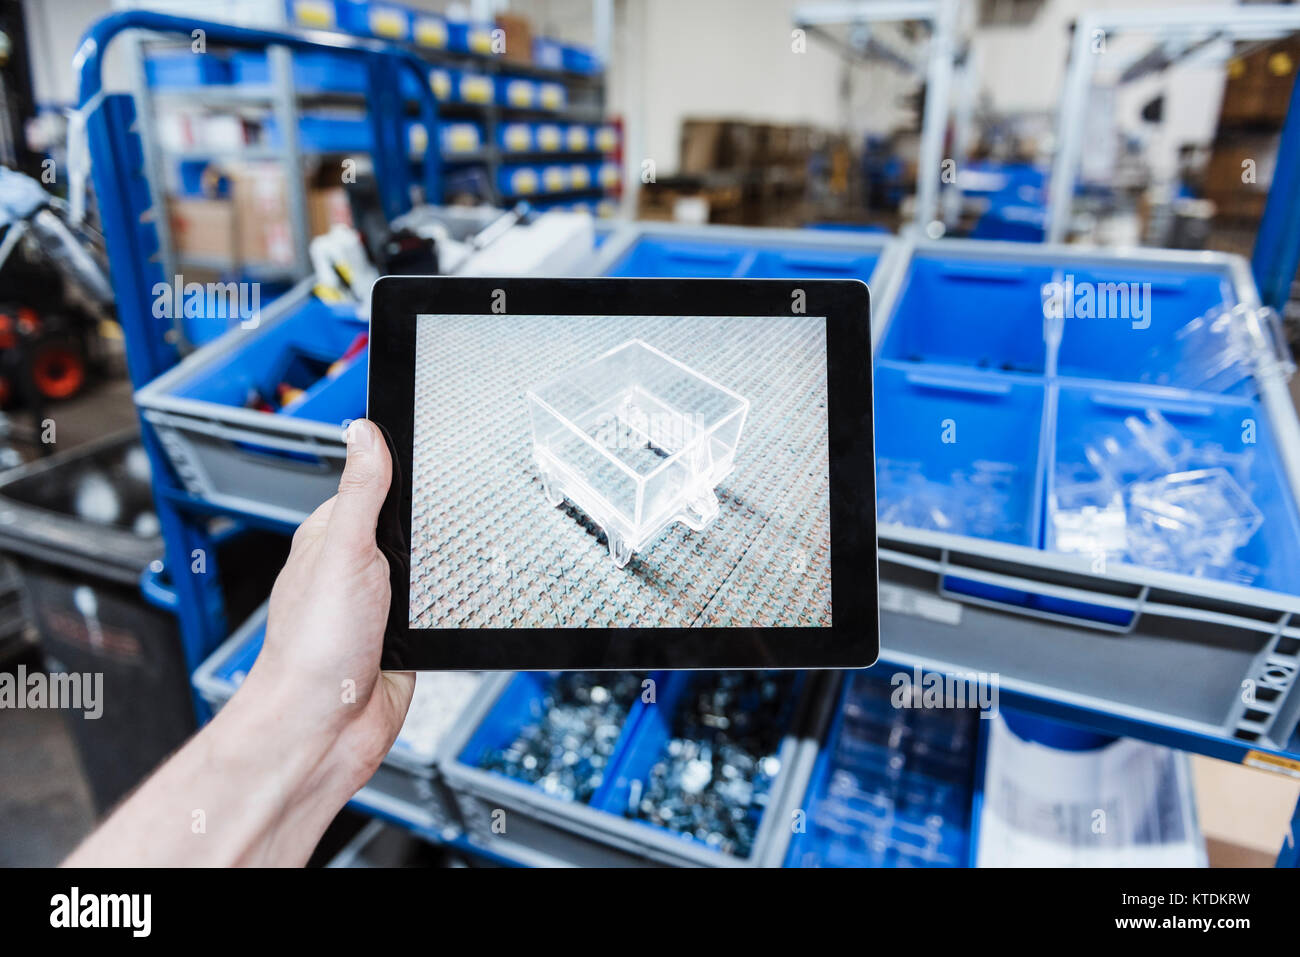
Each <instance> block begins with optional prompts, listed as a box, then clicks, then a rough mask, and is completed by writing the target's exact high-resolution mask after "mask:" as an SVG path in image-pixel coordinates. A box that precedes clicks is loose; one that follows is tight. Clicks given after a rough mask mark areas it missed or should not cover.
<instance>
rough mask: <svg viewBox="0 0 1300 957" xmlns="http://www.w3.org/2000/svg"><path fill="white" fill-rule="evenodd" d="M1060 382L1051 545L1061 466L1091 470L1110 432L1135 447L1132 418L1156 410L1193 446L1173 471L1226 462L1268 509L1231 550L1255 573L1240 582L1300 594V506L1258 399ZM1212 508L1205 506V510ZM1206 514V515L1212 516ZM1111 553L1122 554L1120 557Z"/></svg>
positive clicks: (1051, 477)
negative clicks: (1092, 459)
mask: <svg viewBox="0 0 1300 957" xmlns="http://www.w3.org/2000/svg"><path fill="white" fill-rule="evenodd" d="M1054 388H1056V389H1058V390H1059V394H1058V395H1057V398H1056V403H1055V405H1056V415H1055V420H1054V422H1053V423H1052V430H1051V443H1050V457H1049V460H1048V462H1049V468H1048V472H1047V503H1048V514H1047V516H1046V523H1045V527H1044V547H1045V548H1047V549H1048V550H1056V548H1057V544H1058V542H1057V537H1056V535H1057V532H1056V528H1055V526H1054V524H1053V522H1052V517H1051V503H1052V501H1053V500H1054V499H1055V498H1059V495H1058V492H1059V490H1060V489H1061V488H1062V485H1061V481H1062V477H1063V471H1064V470H1066V469H1071V470H1072V471H1073V470H1075V469H1076V467H1078V466H1081V465H1082V466H1084V467H1085V468H1089V469H1091V467H1090V466H1088V461H1089V459H1088V451H1087V450H1088V448H1089V447H1092V449H1093V454H1094V455H1096V454H1097V449H1098V448H1102V447H1104V446H1103V444H1104V443H1105V440H1106V439H1107V438H1111V439H1114V440H1115V444H1114V445H1113V446H1112V448H1114V449H1115V450H1116V452H1117V454H1119V455H1123V454H1124V453H1125V449H1128V448H1135V447H1137V446H1138V442H1137V439H1136V438H1135V436H1134V433H1133V431H1132V427H1131V426H1130V425H1127V424H1126V420H1133V421H1136V422H1137V423H1138V424H1139V425H1141V424H1142V423H1147V425H1148V426H1149V425H1150V420H1149V419H1148V418H1147V413H1148V411H1154V412H1156V413H1158V414H1159V416H1161V417H1163V421H1164V422H1165V423H1167V424H1168V425H1169V426H1171V427H1172V428H1173V430H1176V435H1177V436H1178V440H1179V441H1180V442H1185V443H1188V446H1189V447H1185V448H1184V450H1183V451H1182V452H1181V453H1175V454H1176V457H1175V458H1173V459H1171V460H1170V462H1169V465H1168V467H1169V468H1170V469H1171V470H1179V471H1182V472H1183V474H1185V473H1186V472H1187V471H1189V470H1204V469H1211V470H1215V469H1217V468H1222V469H1224V471H1225V472H1226V473H1227V474H1228V475H1229V476H1230V477H1231V479H1232V481H1233V482H1235V483H1237V484H1238V485H1240V487H1241V490H1242V491H1243V492H1244V493H1245V494H1246V495H1247V496H1248V497H1249V501H1250V503H1253V508H1255V509H1257V510H1258V512H1259V513H1261V514H1262V519H1263V520H1262V523H1261V524H1260V526H1259V528H1258V530H1257V531H1256V532H1254V534H1253V535H1251V536H1250V538H1249V540H1248V541H1247V542H1246V543H1245V544H1244V545H1241V546H1240V547H1238V548H1236V550H1235V552H1234V553H1233V558H1234V559H1235V561H1236V562H1240V563H1242V565H1241V566H1240V567H1241V568H1248V569H1250V571H1249V574H1250V575H1251V576H1252V580H1250V581H1241V583H1242V584H1250V585H1253V586H1255V587H1257V588H1264V589H1268V590H1270V591H1277V592H1283V593H1286V594H1292V595H1296V594H1300V511H1297V506H1296V501H1295V499H1294V498H1293V496H1292V493H1291V490H1290V488H1289V487H1288V485H1287V483H1286V481H1285V472H1284V471H1283V468H1282V463H1281V460H1280V458H1279V456H1278V449H1277V443H1276V439H1275V437H1274V435H1273V433H1272V430H1271V429H1270V427H1269V422H1268V417H1267V416H1266V415H1264V412H1263V410H1262V409H1261V408H1260V407H1259V405H1258V404H1257V403H1255V402H1254V401H1252V400H1249V399H1244V398H1238V397H1231V396H1214V395H1207V394H1203V393H1191V392H1186V391H1183V390H1174V389H1163V388H1158V387H1153V386H1137V385H1135V386H1127V387H1125V386H1115V385H1108V384H1106V385H1103V384H1097V383H1089V382H1083V381H1077V380H1074V381H1071V380H1064V381H1062V382H1061V383H1060V385H1059V386H1056V387H1054ZM1174 474H1178V472H1177V471H1175V472H1174ZM1208 509H1209V506H1208V505H1207V506H1206V510H1207V513H1208ZM1207 513H1203V514H1202V516H1200V517H1205V518H1209V517H1210V516H1209V515H1208V514H1207ZM1099 547H1100V546H1099ZM1109 558H1110V560H1123V559H1121V558H1119V557H1118V556H1117V555H1110V556H1109ZM1166 570H1170V571H1182V570H1181V569H1178V568H1173V569H1166ZM1183 573H1186V572H1185V571H1183ZM1216 574H1217V573H1216ZM1225 574H1228V573H1226V572H1225ZM1225 580H1228V579H1225ZM1040 603H1041V604H1042V605H1043V606H1044V607H1046V606H1047V605H1049V604H1052V602H1051V601H1050V600H1049V599H1046V598H1040ZM1069 604H1070V606H1071V607H1069V608H1068V609H1066V611H1067V612H1068V613H1070V614H1074V615H1077V616H1079V617H1092V618H1096V619H1097V620H1102V621H1110V620H1114V617H1115V613H1116V610H1115V609H1104V610H1101V609H1098V608H1095V607H1094V608H1092V609H1089V608H1088V607H1087V606H1081V605H1079V604H1078V603H1069ZM1049 610H1060V609H1056V608H1052V609H1049Z"/></svg>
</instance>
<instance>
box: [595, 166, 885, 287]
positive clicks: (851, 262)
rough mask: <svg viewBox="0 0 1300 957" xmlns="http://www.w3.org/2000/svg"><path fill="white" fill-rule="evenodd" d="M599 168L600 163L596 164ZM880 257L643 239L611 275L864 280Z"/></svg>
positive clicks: (851, 251)
mask: <svg viewBox="0 0 1300 957" xmlns="http://www.w3.org/2000/svg"><path fill="white" fill-rule="evenodd" d="M596 165H597V168H599V164H596ZM879 259H880V257H879V255H877V254H876V253H874V252H861V251H859V250H854V249H834V248H812V247H809V248H792V249H779V248H777V249H773V248H766V247H764V248H755V247H752V246H747V245H741V244H739V243H724V242H709V241H704V240H693V239H680V240H678V239H660V238H654V237H642V238H641V239H639V240H637V242H636V243H635V244H634V245H633V246H632V248H631V249H629V250H628V252H627V254H626V255H625V256H624V257H623V258H622V259H621V260H619V261H618V262H617V263H615V264H614V266H613V268H612V269H611V270H610V271H609V272H608V275H610V276H638V277H670V278H682V279H689V278H723V279H726V278H732V277H748V278H753V279H802V278H808V279H861V280H862V281H863V282H866V281H867V280H868V279H869V278H870V277H871V273H872V271H873V270H874V269H875V268H876V263H877V262H878V261H879Z"/></svg>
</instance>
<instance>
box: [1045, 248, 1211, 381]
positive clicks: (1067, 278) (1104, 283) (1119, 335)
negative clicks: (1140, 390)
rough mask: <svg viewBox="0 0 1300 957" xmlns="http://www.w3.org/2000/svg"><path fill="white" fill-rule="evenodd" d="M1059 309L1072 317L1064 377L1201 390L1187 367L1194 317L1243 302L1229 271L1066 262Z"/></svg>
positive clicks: (1064, 346) (1060, 274)
mask: <svg viewBox="0 0 1300 957" xmlns="http://www.w3.org/2000/svg"><path fill="white" fill-rule="evenodd" d="M1053 283H1054V284H1055V285H1054V286H1053V287H1052V288H1051V290H1050V295H1051V296H1052V297H1053V307H1054V309H1055V310H1057V311H1061V312H1063V314H1064V317H1065V329H1064V335H1063V337H1062V340H1061V350H1060V356H1059V359H1058V363H1057V369H1058V371H1059V373H1060V374H1061V375H1063V376H1073V377H1080V378H1092V379H1106V380H1110V381H1117V382H1134V383H1150V384H1154V385H1168V386H1174V387H1185V388H1195V387H1198V386H1199V385H1200V383H1199V382H1194V381H1187V380H1186V376H1187V374H1188V373H1187V372H1186V371H1185V370H1183V369H1182V368H1181V366H1182V363H1183V360H1184V359H1185V358H1186V356H1187V350H1188V344H1187V343H1186V342H1185V341H1183V340H1182V339H1181V338H1180V336H1179V333H1180V332H1181V331H1182V330H1183V329H1184V327H1186V325H1187V324H1188V323H1189V322H1191V321H1192V320H1193V319H1196V318H1197V317H1199V316H1203V315H1205V314H1206V313H1207V312H1209V311H1210V310H1212V309H1216V308H1217V307H1221V306H1225V305H1226V306H1232V305H1234V304H1235V302H1236V297H1235V295H1234V294H1233V290H1232V285H1231V283H1230V282H1229V281H1228V280H1227V278H1226V277H1224V276H1223V275H1222V274H1221V273H1219V272H1215V271H1209V270H1206V271H1204V272H1195V271H1192V270H1188V269H1182V270H1169V269H1165V270H1162V269H1158V268H1153V267H1152V266H1150V265H1147V264H1143V263H1140V262H1135V263H1134V264H1133V265H1132V266H1126V265H1119V264H1116V265H1113V266H1104V267H1103V266H1093V265H1088V264H1079V265H1077V266H1075V265H1070V264H1068V263H1067V264H1063V265H1062V266H1061V267H1060V268H1059V269H1057V270H1056V273H1055V275H1054V277H1053Z"/></svg>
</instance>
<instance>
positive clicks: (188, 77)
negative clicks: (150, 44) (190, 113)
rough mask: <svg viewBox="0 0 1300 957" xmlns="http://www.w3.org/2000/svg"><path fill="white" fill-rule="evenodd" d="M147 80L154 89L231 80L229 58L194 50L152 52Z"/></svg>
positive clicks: (145, 62)
mask: <svg viewBox="0 0 1300 957" xmlns="http://www.w3.org/2000/svg"><path fill="white" fill-rule="evenodd" d="M144 75H145V81H146V82H147V83H148V84H149V86H150V87H152V88H154V89H159V90H162V89H184V88H186V87H191V86H214V85H221V84H224V83H229V82H231V61H230V58H229V57H225V56H220V55H215V56H214V55H210V54H205V55H204V56H195V55H194V54H193V53H189V52H185V53H151V54H150V55H149V56H147V57H145V61H144Z"/></svg>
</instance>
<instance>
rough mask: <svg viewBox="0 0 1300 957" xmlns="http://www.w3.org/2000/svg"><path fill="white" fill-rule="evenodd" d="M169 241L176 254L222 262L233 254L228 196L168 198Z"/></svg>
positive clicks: (231, 208) (232, 220)
mask: <svg viewBox="0 0 1300 957" xmlns="http://www.w3.org/2000/svg"><path fill="white" fill-rule="evenodd" d="M168 211H169V218H170V220H171V227H172V244H173V245H174V246H175V248H176V253H177V255H178V256H180V257H182V258H185V257H194V258H203V259H215V260H218V261H220V262H226V261H229V260H231V259H233V258H234V254H235V207H234V204H233V203H232V202H231V201H230V200H228V199H216V198H212V199H208V198H188V197H186V198H172V199H171V200H170V201H169V203H168Z"/></svg>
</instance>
